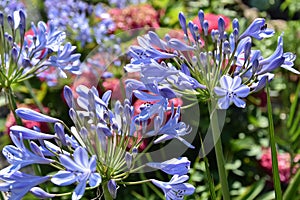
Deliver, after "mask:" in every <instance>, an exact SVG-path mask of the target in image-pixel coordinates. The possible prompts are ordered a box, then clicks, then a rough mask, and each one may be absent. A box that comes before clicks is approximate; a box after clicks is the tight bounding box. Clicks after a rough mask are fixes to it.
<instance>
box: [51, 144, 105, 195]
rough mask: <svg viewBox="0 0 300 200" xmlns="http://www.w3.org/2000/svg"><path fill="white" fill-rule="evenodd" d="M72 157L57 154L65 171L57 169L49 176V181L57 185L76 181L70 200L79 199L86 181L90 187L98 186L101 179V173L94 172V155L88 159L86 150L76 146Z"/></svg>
mask: <svg viewBox="0 0 300 200" xmlns="http://www.w3.org/2000/svg"><path fill="white" fill-rule="evenodd" d="M73 158H74V159H72V158H70V157H69V156H66V155H64V154H61V155H60V156H59V160H60V163H61V164H62V165H63V166H64V167H65V168H66V170H65V171H59V172H58V173H56V174H55V175H53V177H52V178H51V181H52V182H53V183H54V184H56V185H59V186H65V185H70V184H72V183H74V182H77V183H78V184H77V186H76V188H75V190H74V192H73V194H72V200H75V199H80V198H81V197H82V196H83V194H84V192H85V187H86V182H87V181H88V183H89V185H90V186H91V187H96V186H98V185H99V184H100V183H101V181H102V179H101V175H100V174H99V173H97V172H96V156H95V155H93V156H91V158H90V159H89V156H88V153H87V151H86V150H85V149H84V148H82V147H78V148H76V149H75V151H74V153H73Z"/></svg>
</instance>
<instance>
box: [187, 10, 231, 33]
mask: <svg viewBox="0 0 300 200" xmlns="http://www.w3.org/2000/svg"><path fill="white" fill-rule="evenodd" d="M219 17H223V19H224V21H225V29H227V28H228V27H229V24H230V19H229V18H228V17H226V16H224V15H215V14H212V13H206V14H205V15H204V20H207V21H208V24H209V26H208V32H209V33H210V32H211V31H212V30H213V29H216V30H217V29H218V19H219ZM193 22H194V23H195V24H197V25H198V27H199V31H200V32H201V31H202V28H201V25H200V21H199V18H198V17H195V18H194V19H193Z"/></svg>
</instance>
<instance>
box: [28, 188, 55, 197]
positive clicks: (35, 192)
mask: <svg viewBox="0 0 300 200" xmlns="http://www.w3.org/2000/svg"><path fill="white" fill-rule="evenodd" d="M30 192H31V193H32V194H33V195H34V196H36V197H38V198H40V199H46V198H53V197H55V194H50V193H48V192H46V191H45V190H43V189H42V188H40V187H33V188H31V189H30Z"/></svg>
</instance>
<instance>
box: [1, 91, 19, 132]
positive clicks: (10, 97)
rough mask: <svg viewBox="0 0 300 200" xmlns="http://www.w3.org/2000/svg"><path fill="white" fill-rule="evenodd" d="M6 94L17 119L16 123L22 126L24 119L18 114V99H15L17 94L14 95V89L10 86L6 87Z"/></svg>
mask: <svg viewBox="0 0 300 200" xmlns="http://www.w3.org/2000/svg"><path fill="white" fill-rule="evenodd" d="M5 94H6V95H7V99H8V105H9V109H10V110H11V112H12V113H13V115H14V118H15V120H16V124H17V125H20V126H22V125H23V123H22V120H21V119H20V117H18V116H17V114H16V109H17V108H18V107H17V103H16V99H15V96H14V93H13V91H12V89H11V88H10V87H9V88H6V90H5Z"/></svg>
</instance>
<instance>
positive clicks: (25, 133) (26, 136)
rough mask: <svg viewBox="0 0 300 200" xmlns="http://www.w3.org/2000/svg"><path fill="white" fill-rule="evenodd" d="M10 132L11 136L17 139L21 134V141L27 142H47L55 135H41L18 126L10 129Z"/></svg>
mask: <svg viewBox="0 0 300 200" xmlns="http://www.w3.org/2000/svg"><path fill="white" fill-rule="evenodd" d="M10 131H11V133H12V134H14V135H15V136H17V137H18V136H19V135H20V133H22V137H23V139H29V140H37V139H43V140H47V139H53V138H55V137H56V136H55V135H49V134H45V133H41V132H38V131H34V130H31V129H28V128H25V127H23V126H18V125H15V126H12V127H10Z"/></svg>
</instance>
